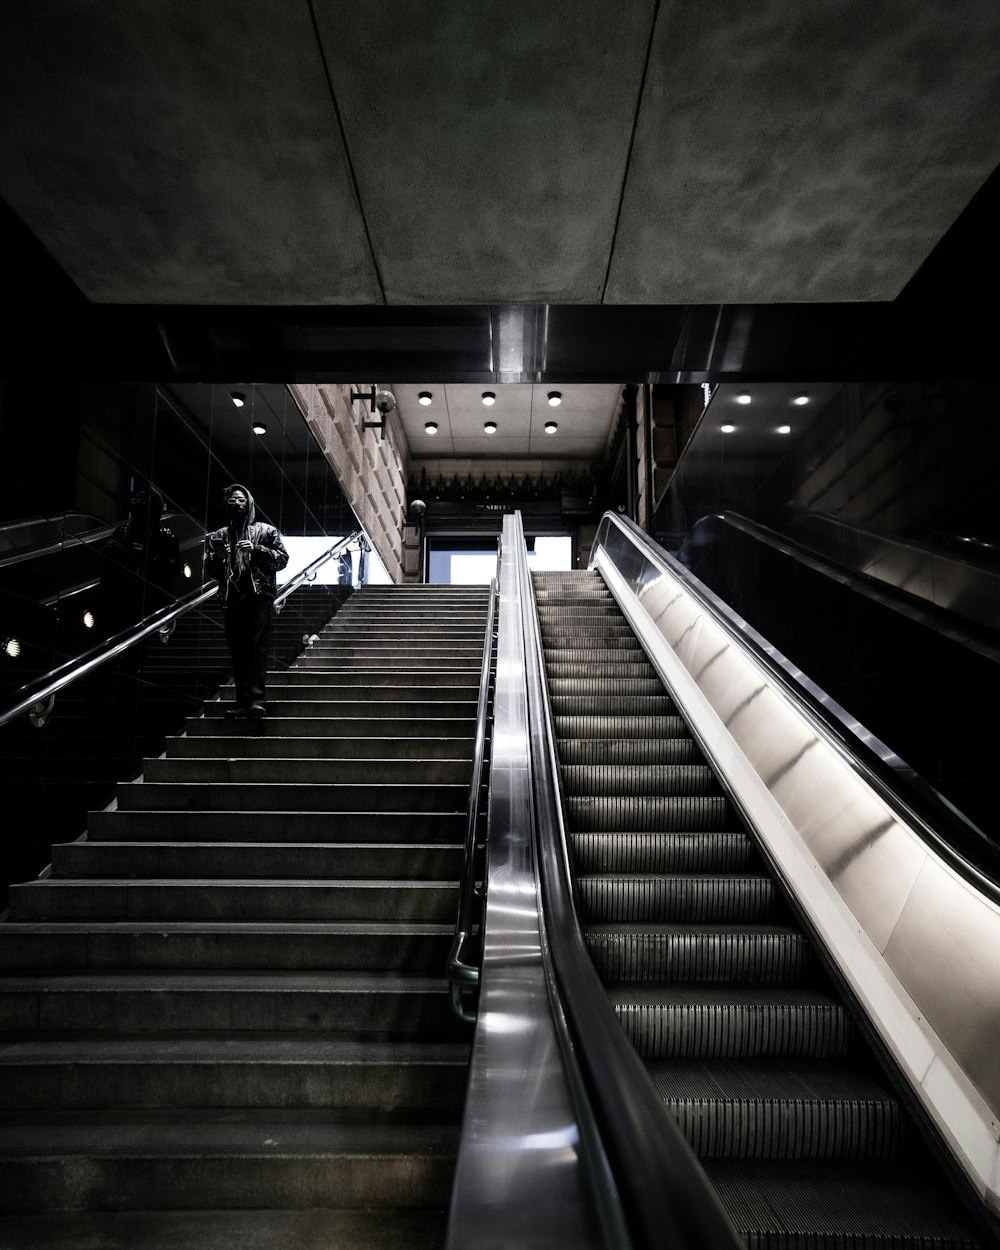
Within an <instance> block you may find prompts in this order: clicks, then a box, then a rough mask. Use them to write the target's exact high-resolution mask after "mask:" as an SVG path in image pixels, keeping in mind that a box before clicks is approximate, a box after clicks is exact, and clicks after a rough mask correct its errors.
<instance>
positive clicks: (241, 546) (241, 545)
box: [236, 538, 253, 551]
mask: <svg viewBox="0 0 1000 1250" xmlns="http://www.w3.org/2000/svg"><path fill="white" fill-rule="evenodd" d="M236 547H237V550H238V551H253V543H252V542H251V541H250V539H249V538H241V539H240V541H239V542H238V543H237V544H236Z"/></svg>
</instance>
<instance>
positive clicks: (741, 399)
mask: <svg viewBox="0 0 1000 1250" xmlns="http://www.w3.org/2000/svg"><path fill="white" fill-rule="evenodd" d="M752 401H753V397H752V396H751V395H748V394H747V392H746V391H741V392H740V393H739V395H737V396H736V402H737V403H738V404H749V403H751V402H752Z"/></svg>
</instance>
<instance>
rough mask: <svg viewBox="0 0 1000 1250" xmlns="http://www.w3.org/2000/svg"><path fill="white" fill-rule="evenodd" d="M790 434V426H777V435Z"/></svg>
mask: <svg viewBox="0 0 1000 1250" xmlns="http://www.w3.org/2000/svg"><path fill="white" fill-rule="evenodd" d="M791 432H792V427H791V426H790V425H779V426H778V433H779V434H791Z"/></svg>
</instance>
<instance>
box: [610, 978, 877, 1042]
mask: <svg viewBox="0 0 1000 1250" xmlns="http://www.w3.org/2000/svg"><path fill="white" fill-rule="evenodd" d="M608 997H609V998H610V1000H611V1003H612V1005H613V1006H614V1009H615V1013H616V1014H617V1016H618V1019H619V1020H620V1021H621V1023H622V1026H623V1027H624V1029H625V1032H626V1033H627V1034H628V1036H629V1038H630V1040H631V1042H632V1044H633V1045H634V1046H635V1048H636V1050H637V1051H638V1052H639V1054H640V1055H642V1057H643V1058H644V1059H683V1058H698V1059H736V1058H739V1059H748V1058H751V1057H754V1056H766V1057H768V1058H777V1057H781V1056H788V1057H798V1058H809V1059H829V1058H841V1057H843V1056H844V1055H846V1054H847V1051H848V1048H849V1046H850V1042H851V1038H852V1036H853V1026H852V1023H851V1019H850V1016H849V1015H848V1014H847V1012H846V1010H845V1009H844V1007H843V1004H841V1003H839V1002H837V1001H836V999H833V998H830V997H828V996H827V995H825V994H822V993H820V992H818V991H813V990H807V989H801V988H796V987H785V986H771V987H769V986H751V987H748V986H745V985H708V986H704V985H649V984H645V985H612V986H608Z"/></svg>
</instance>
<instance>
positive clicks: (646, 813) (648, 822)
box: [566, 795, 735, 833]
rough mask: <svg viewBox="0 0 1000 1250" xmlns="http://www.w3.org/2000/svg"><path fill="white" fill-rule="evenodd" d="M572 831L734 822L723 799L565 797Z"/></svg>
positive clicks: (715, 826)
mask: <svg viewBox="0 0 1000 1250" xmlns="http://www.w3.org/2000/svg"><path fill="white" fill-rule="evenodd" d="M566 812H567V816H568V817H569V825H570V829H571V830H572V831H573V832H574V833H617V832H621V833H640V832H643V831H650V832H653V831H659V832H663V833H668V832H670V833H681V832H702V831H718V832H720V833H724V832H727V831H728V830H730V829H731V828H732V827H733V824H734V823H735V822H734V820H733V816H732V813H731V811H730V809H729V804H728V803H727V802H726V800H725V799H723V798H712V797H692V798H676V799H662V798H646V799H637V798H628V797H608V798H591V797H589V796H587V797H575V796H573V795H568V796H567V797H566Z"/></svg>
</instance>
